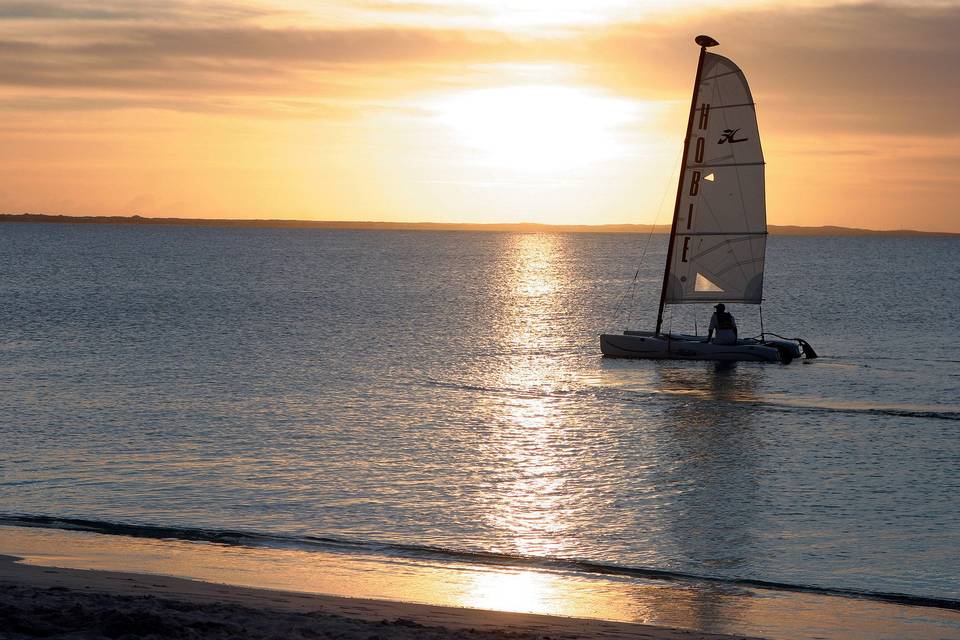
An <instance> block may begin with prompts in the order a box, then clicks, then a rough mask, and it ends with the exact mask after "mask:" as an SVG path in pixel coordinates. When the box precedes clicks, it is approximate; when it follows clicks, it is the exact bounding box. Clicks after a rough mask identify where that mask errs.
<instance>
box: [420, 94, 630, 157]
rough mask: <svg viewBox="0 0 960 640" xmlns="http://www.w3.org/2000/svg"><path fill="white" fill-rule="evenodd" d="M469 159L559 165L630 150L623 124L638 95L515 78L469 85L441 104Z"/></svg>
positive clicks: (445, 119)
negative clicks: (504, 83) (502, 83)
mask: <svg viewBox="0 0 960 640" xmlns="http://www.w3.org/2000/svg"><path fill="white" fill-rule="evenodd" d="M435 109H436V112H437V117H438V118H439V120H440V121H441V122H442V123H443V124H445V125H447V126H448V127H450V129H451V130H452V131H453V132H454V133H455V136H456V138H457V141H458V142H459V145H460V146H461V147H463V151H464V153H465V154H466V156H467V158H468V159H472V160H474V161H476V162H477V163H478V164H486V165H492V166H495V167H500V168H504V169H512V170H518V171H528V172H538V173H539V172H558V171H567V170H572V169H578V168H582V167H584V166H587V165H590V164H595V163H598V162H602V161H605V160H611V159H614V158H617V157H619V156H621V155H624V154H625V153H627V151H628V149H627V146H626V143H625V141H624V136H623V135H622V133H623V129H624V128H625V127H626V125H628V124H629V123H630V122H631V121H633V120H634V119H635V118H636V111H637V105H636V103H634V102H632V101H630V100H626V99H624V98H618V97H615V96H612V95H608V94H605V93H603V92H601V91H599V90H594V89H590V88H586V87H568V86H554V85H531V86H508V87H497V88H492V89H475V90H469V91H463V92H460V93H456V94H453V95H448V96H446V97H444V98H441V99H440V100H438V101H437V103H436V104H435Z"/></svg>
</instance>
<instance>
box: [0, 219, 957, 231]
mask: <svg viewBox="0 0 960 640" xmlns="http://www.w3.org/2000/svg"><path fill="white" fill-rule="evenodd" d="M2 223H7V224H18V223H19V224H128V225H148V226H177V227H251V228H281V229H283V228H294V229H300V228H306V229H370V230H385V231H501V232H503V231H507V232H518V233H650V231H651V225H647V224H600V225H589V224H537V223H531V222H516V223H493V224H479V223H459V222H375V221H371V222H367V221H359V220H280V219H262V220H241V219H217V218H145V217H142V216H137V215H132V216H67V215H51V214H42V213H21V214H13V213H3V214H0V224H2ZM767 229H768V231H769V233H770V235H778V236H960V233H953V232H950V231H915V230H911V229H900V230H888V231H878V230H874V229H856V228H850V227H836V226H824V227H801V226H796V225H768V226H767ZM652 230H653V232H654V233H668V232H669V231H670V227H669V225H656V226H654V227H653V229H652Z"/></svg>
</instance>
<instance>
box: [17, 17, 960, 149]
mask: <svg viewBox="0 0 960 640" xmlns="http://www.w3.org/2000/svg"><path fill="white" fill-rule="evenodd" d="M154 4H155V3H148V2H124V3H120V2H116V1H114V0H104V1H103V2H98V3H85V2H78V3H73V2H71V3H64V2H53V1H52V0H35V2H30V3H25V2H4V1H3V0H0V86H2V85H5V86H6V87H8V88H14V89H18V90H22V91H34V92H38V93H42V92H44V91H47V92H55V93H63V92H71V94H72V95H76V94H78V93H79V94H82V95H81V96H78V97H86V98H91V99H92V98H103V96H91V95H86V94H89V93H98V92H99V93H108V94H110V95H109V96H108V97H109V98H111V99H118V98H119V99H123V98H126V99H128V100H129V99H131V97H135V98H136V100H134V102H136V103H138V104H142V103H143V102H144V101H149V100H155V101H156V102H157V103H158V104H162V105H163V108H170V107H171V106H175V105H176V104H177V101H178V100H182V102H183V104H184V108H185V109H188V110H194V109H196V108H197V105H198V104H199V103H201V102H202V101H203V100H205V99H209V100H211V102H212V103H214V102H220V103H222V101H223V100H224V99H225V98H232V99H234V100H236V101H240V100H268V101H270V100H273V101H283V100H289V99H306V100H314V99H318V98H326V99H333V98H338V99H340V98H343V99H346V98H351V97H354V98H357V99H361V100H366V99H369V98H371V97H373V96H378V97H385V98H386V97H390V96H391V95H405V94H409V93H410V92H415V91H417V90H430V89H432V88H435V87H437V86H440V85H442V84H444V83H447V82H449V79H450V78H451V77H456V76H461V77H463V76H467V77H466V78H465V79H464V83H465V84H469V76H470V75H471V74H474V73H475V72H476V70H478V69H479V70H481V73H480V74H478V75H483V74H482V70H483V69H484V68H490V67H492V66H493V65H499V64H504V63H526V64H545V65H547V64H550V65H558V64H559V65H570V66H571V67H572V68H576V69H579V72H580V79H581V80H582V81H584V82H591V83H596V84H603V85H606V86H608V87H609V88H611V90H613V91H616V92H620V93H626V94H630V95H635V96H636V97H638V98H643V99H672V100H677V99H681V98H684V97H685V96H686V95H687V94H688V92H689V90H690V82H691V76H692V67H693V63H694V60H695V56H696V48H695V47H694V46H693V45H692V43H691V39H692V35H693V34H695V33H699V32H702V31H706V32H708V33H710V34H711V35H713V36H714V37H716V38H717V39H718V40H720V42H721V44H722V46H721V47H720V49H719V51H720V52H721V53H724V54H727V55H730V56H731V57H733V58H734V59H736V61H737V62H738V63H739V64H741V66H742V67H743V68H744V69H745V70H746V71H747V72H748V74H749V77H750V81H751V85H752V86H753V88H754V94H755V96H756V98H757V100H758V103H759V106H760V112H761V117H762V118H763V119H766V118H770V119H771V120H772V122H773V124H774V126H775V127H779V128H780V129H781V130H784V131H787V130H789V131H793V132H795V133H802V132H804V131H807V132H810V133H823V132H831V131H861V132H878V133H885V134H904V135H917V134H922V135H933V134H936V133H956V132H958V131H960V123H958V120H957V119H956V118H955V117H954V114H955V111H956V105H957V104H958V103H960V83H958V82H956V74H957V72H956V68H955V66H956V64H957V61H958V60H960V38H956V37H955V34H956V32H957V31H958V30H960V6H958V5H957V4H954V3H937V4H933V5H891V4H859V5H837V6H820V7H806V8H794V9H787V8H781V7H765V8H764V7H760V8H752V9H738V10H730V11H718V10H710V13H709V15H708V16H707V17H706V18H703V17H698V16H697V15H695V14H689V15H688V14H683V15H682V16H680V17H677V18H674V19H673V20H671V21H664V20H653V19H650V20H647V21H645V22H637V23H632V24H621V25H612V26H602V27H600V26H594V27H588V28H582V29H572V28H571V29H566V30H564V31H563V32H562V34H560V35H558V34H556V33H553V34H552V35H543V34H540V35H537V34H536V33H532V35H531V36H529V37H525V38H522V37H518V36H516V35H509V34H506V33H499V32H495V31H490V30H484V31H471V30H466V29H429V28H409V27H394V28H375V29H363V28H352V29H351V28H343V29H324V28H316V27H311V26H309V25H311V24H315V22H310V23H304V26H301V27H298V28H292V27H284V28H278V27H274V28H263V27H258V26H256V25H255V24H253V22H251V21H252V20H253V19H254V18H256V17H258V16H259V17H263V16H268V15H272V12H271V11H269V10H267V9H263V10H257V9H250V8H247V7H246V6H244V7H239V6H234V5H230V4H213V5H211V4H206V5H204V9H203V10H202V11H199V12H198V13H196V14H195V15H194V14H193V13H191V12H197V11H198V10H197V9H196V7H197V5H195V4H193V3H177V2H171V3H164V4H163V5H162V6H163V9H161V10H153V9H151V6H152V5H154ZM380 5H383V6H384V7H387V6H389V7H391V8H393V9H399V10H403V9H405V8H407V9H419V8H422V6H421V5H420V4H415V3H414V4H410V5H409V6H407V5H404V4H399V5H393V4H389V5H387V4H384V3H377V2H368V3H367V5H363V3H360V5H359V6H374V7H376V6H380ZM191 17H194V18H196V19H191ZM25 18H44V20H45V22H43V24H44V25H46V27H43V28H39V30H37V29H38V28H37V27H34V28H33V30H26V31H25V32H23V33H21V32H19V31H18V30H16V29H11V28H9V25H10V21H11V20H12V21H13V22H17V19H25ZM77 18H80V20H79V22H78V21H77V20H76V19H77ZM133 18H135V19H133ZM84 19H86V20H87V21H84ZM31 24H33V23H31ZM5 25H6V26H5ZM2 34H6V36H5V37H4V36H3V35H2ZM118 94H119V95H118ZM123 94H126V95H125V96H124V95H123ZM183 96H189V97H186V98H185V97H183ZM88 104H89V103H88ZM254 110H255V111H260V112H263V113H267V112H268V110H265V109H254ZM277 113H278V115H282V114H283V110H278V111H277Z"/></svg>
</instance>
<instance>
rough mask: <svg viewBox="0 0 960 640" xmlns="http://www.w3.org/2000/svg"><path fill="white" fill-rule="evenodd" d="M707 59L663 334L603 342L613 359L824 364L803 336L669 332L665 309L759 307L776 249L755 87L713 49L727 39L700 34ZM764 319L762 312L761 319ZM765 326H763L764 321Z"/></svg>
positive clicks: (676, 227)
mask: <svg viewBox="0 0 960 640" xmlns="http://www.w3.org/2000/svg"><path fill="white" fill-rule="evenodd" d="M696 43H697V44H698V45H700V58H699V61H698V63H697V75H696V80H695V81H694V84H693V98H692V100H691V102H690V116H689V118H688V120H687V134H686V137H685V139H684V143H683V156H682V158H683V161H682V163H681V166H680V179H679V183H678V185H677V199H676V204H675V206H674V211H673V222H672V224H671V226H670V244H669V245H668V248H667V260H666V265H665V266H664V271H663V285H662V287H661V290H660V308H659V310H658V311H657V326H656V330H655V331H630V330H626V331H624V332H623V333H622V334H604V335H601V336H600V350H601V352H602V353H603V354H604V355H606V356H616V357H624V358H655V359H676V360H733V361H736V360H753V361H759V362H790V361H791V360H793V359H795V358H799V357H801V356H806V357H808V358H815V357H816V353H815V352H814V350H813V348H812V347H810V345H809V343H807V342H806V341H805V340H801V339H798V338H794V339H781V338H779V336H775V335H774V334H770V335H771V336H774V337H773V338H771V339H767V334H765V333H763V330H762V328H761V335H760V336H759V337H757V338H746V339H736V340H734V341H732V343H730V344H719V343H718V342H719V341H707V340H705V339H704V337H703V336H696V335H687V334H674V333H664V332H663V331H662V329H663V310H664V306H665V305H668V304H669V305H677V304H696V303H706V302H712V303H738V304H756V305H759V304H760V303H761V302H762V299H763V266H764V255H765V252H766V244H767V214H766V202H765V195H764V160H763V151H762V150H761V148H760V132H759V130H758V127H757V114H756V108H755V105H754V102H753V96H752V95H751V93H750V87H749V86H748V85H747V80H746V78H745V76H744V74H743V71H741V70H740V68H739V67H738V66H737V65H736V64H734V62H733V61H731V60H730V59H729V58H725V57H724V56H721V55H717V54H715V53H711V52H708V51H707V49H708V48H710V47H715V46H717V45H718V44H719V43H718V42H717V41H716V40H714V39H713V38H711V37H710V36H705V35H701V36H697V38H696ZM761 318H762V316H761ZM761 327H762V320H761Z"/></svg>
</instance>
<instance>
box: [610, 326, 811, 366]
mask: <svg viewBox="0 0 960 640" xmlns="http://www.w3.org/2000/svg"><path fill="white" fill-rule="evenodd" d="M600 351H601V352H602V353H603V355H605V356H611V357H614V358H643V359H649V360H717V361H726V362H736V361H748V362H784V363H786V362H790V360H792V359H793V358H796V357H799V356H800V350H799V348H798V347H797V345H795V344H793V343H790V342H785V341H779V340H770V341H765V342H760V341H759V340H753V339H746V340H738V341H737V344H715V343H713V342H704V338H703V337H698V336H688V335H680V334H668V335H664V334H660V335H657V334H655V333H654V332H652V331H626V332H624V333H622V334H603V335H601V336H600Z"/></svg>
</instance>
